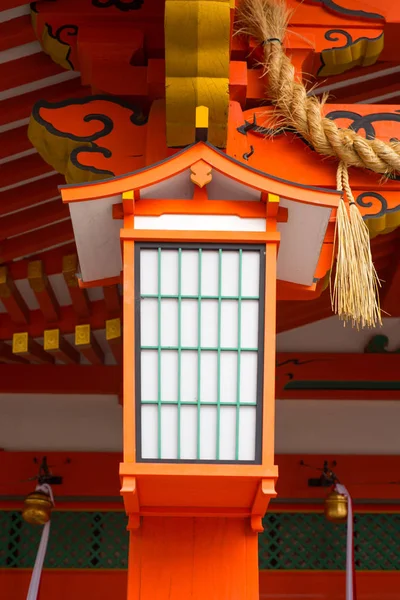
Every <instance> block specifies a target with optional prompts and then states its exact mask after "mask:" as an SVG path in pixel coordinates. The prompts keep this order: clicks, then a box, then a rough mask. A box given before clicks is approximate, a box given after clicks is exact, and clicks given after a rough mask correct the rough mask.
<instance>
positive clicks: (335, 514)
mask: <svg viewBox="0 0 400 600" xmlns="http://www.w3.org/2000/svg"><path fill="white" fill-rule="evenodd" d="M347 512H348V502H347V497H346V496H344V494H339V492H337V491H336V490H332V492H331V493H330V494H329V495H328V496H327V497H326V498H325V506H324V513H325V518H326V519H327V520H328V521H331V522H332V523H344V522H345V521H346V520H347Z"/></svg>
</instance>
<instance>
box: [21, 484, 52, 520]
mask: <svg viewBox="0 0 400 600" xmlns="http://www.w3.org/2000/svg"><path fill="white" fill-rule="evenodd" d="M52 508H53V503H52V501H51V499H50V496H49V495H48V494H46V493H45V492H41V491H36V492H32V494H29V496H27V497H26V498H25V501H24V508H23V511H22V518H23V519H24V521H26V522H27V523H31V524H32V525H45V524H46V523H47V522H48V521H50V516H51V509H52Z"/></svg>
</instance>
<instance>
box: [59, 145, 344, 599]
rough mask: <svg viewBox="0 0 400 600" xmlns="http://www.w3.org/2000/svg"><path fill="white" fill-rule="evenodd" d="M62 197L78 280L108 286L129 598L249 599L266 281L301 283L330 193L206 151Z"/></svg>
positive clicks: (267, 338)
mask: <svg viewBox="0 0 400 600" xmlns="http://www.w3.org/2000/svg"><path fill="white" fill-rule="evenodd" d="M62 196H63V200H64V201H66V202H69V203H70V210H71V217H72V221H73V225H74V232H75V238H76V242H77V246H78V252H79V258H80V271H81V285H82V286H88V285H99V284H101V283H102V282H104V281H105V280H107V281H110V279H113V280H118V279H119V278H120V274H121V272H122V278H123V292H124V317H123V326H124V351H123V352H124V407H123V410H124V459H123V463H122V464H121V468H120V475H121V481H122V495H123V498H124V503H125V509H126V512H127V514H128V517H129V524H128V528H129V531H130V548H129V569H128V599H129V600H136V599H140V600H164V599H165V600H167V599H176V600H178V599H179V600H187V599H188V598H195V599H199V600H200V599H201V600H204V598H207V599H209V600H233V599H236V598H237V599H240V600H244V599H246V600H256V599H258V597H259V592H258V547H257V534H258V532H259V531H261V530H262V518H263V515H264V513H265V511H266V510H267V507H268V503H269V501H270V499H271V498H273V497H274V496H275V482H276V479H277V476H278V472H277V467H276V466H275V465H274V402H275V395H274V382H275V306H276V282H277V273H278V277H279V278H280V279H281V280H282V281H285V282H287V285H289V286H290V285H293V286H302V287H303V288H304V289H308V288H310V287H312V286H313V285H314V273H315V269H316V265H317V262H318V259H319V255H320V251H321V247H322V243H323V241H324V237H325V232H326V229H327V226H328V222H329V219H330V217H331V214H332V209H333V208H335V207H336V206H337V204H338V199H339V196H338V194H337V193H336V192H334V191H332V190H326V189H317V188H311V187H303V186H300V185H295V184H292V183H290V182H288V181H284V180H281V179H277V178H273V177H271V176H268V175H265V174H264V173H261V172H258V171H256V170H254V169H251V168H248V167H246V166H245V165H244V164H241V163H239V162H237V161H236V160H234V159H232V158H230V157H229V156H227V155H226V154H224V153H223V152H221V151H219V150H217V149H216V148H214V147H213V146H211V145H210V144H207V143H206V142H198V143H196V144H194V145H192V146H189V147H188V148H186V149H184V150H182V151H181V152H179V153H177V154H174V155H173V156H172V157H170V158H168V159H166V160H164V161H163V162H161V163H158V164H155V165H153V166H150V167H147V168H145V169H143V170H141V171H138V172H135V173H133V174H129V175H126V176H122V177H117V178H113V179H109V180H107V181H104V182H97V183H93V184H86V185H81V186H74V185H70V186H65V187H64V188H63V189H62ZM121 218H123V227H121V225H122V222H121V220H120V219H121ZM278 250H279V252H278Z"/></svg>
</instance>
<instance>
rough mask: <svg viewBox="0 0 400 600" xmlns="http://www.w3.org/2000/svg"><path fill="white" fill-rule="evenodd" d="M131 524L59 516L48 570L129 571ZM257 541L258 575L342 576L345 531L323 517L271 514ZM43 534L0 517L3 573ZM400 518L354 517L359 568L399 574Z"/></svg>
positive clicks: (109, 517)
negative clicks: (312, 573) (325, 573)
mask: <svg viewBox="0 0 400 600" xmlns="http://www.w3.org/2000/svg"><path fill="white" fill-rule="evenodd" d="M126 525H127V519H126V516H125V514H124V513H123V512H92V511H90V512H55V513H54V514H53V516H52V523H51V533H50V541H49V547H48V552H47V557H46V562H45V567H46V568H48V569H56V568H58V569H60V568H61V569H126V568H127V564H128V534H127V531H126ZM264 526H265V531H264V533H262V534H261V535H260V536H259V565H260V569H275V570H285V569H286V570H289V569H290V570H314V569H315V570H343V569H344V568H345V547H346V527H345V525H334V524H332V523H327V522H326V521H325V519H324V517H323V515H322V514H319V513H273V512H270V513H268V514H267V516H266V517H265V519H264ZM40 533H41V528H39V527H34V526H32V525H28V524H26V523H25V522H24V521H23V520H22V518H21V513H19V512H14V511H5V512H0V567H2V568H9V569H10V568H17V569H21V568H29V567H32V566H33V563H34V560H35V556H36V551H37V548H38V544H39V538H40ZM399 540H400V514H390V513H388V514H383V513H382V514H375V513H374V514H372V513H363V514H358V515H356V517H355V558H356V564H357V568H358V569H360V570H369V571H376V570H378V571H380V570H381V571H393V570H399V564H400V561H399V558H400V544H399Z"/></svg>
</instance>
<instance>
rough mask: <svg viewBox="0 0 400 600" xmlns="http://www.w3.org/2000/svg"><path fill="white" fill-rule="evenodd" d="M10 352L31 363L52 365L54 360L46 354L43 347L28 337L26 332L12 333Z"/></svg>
mask: <svg viewBox="0 0 400 600" xmlns="http://www.w3.org/2000/svg"><path fill="white" fill-rule="evenodd" d="M12 351H13V353H14V354H16V355H17V356H22V358H26V359H27V360H29V361H30V362H33V363H39V364H43V363H50V364H51V363H53V362H54V358H53V357H52V356H51V355H50V354H48V353H47V352H46V351H45V350H44V348H43V346H41V345H40V344H39V342H37V341H36V340H34V339H32V338H30V337H29V335H28V333H27V332H24V333H14V335H13V343H12Z"/></svg>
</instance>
